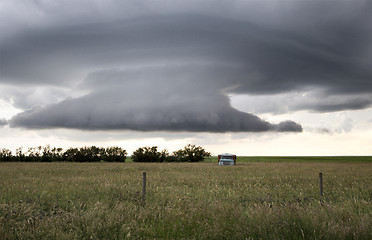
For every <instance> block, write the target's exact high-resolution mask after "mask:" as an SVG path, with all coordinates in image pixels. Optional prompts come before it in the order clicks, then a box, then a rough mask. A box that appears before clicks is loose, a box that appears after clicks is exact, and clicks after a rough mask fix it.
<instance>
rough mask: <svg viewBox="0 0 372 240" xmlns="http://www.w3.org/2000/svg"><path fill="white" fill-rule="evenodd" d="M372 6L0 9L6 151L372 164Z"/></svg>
mask: <svg viewBox="0 0 372 240" xmlns="http://www.w3.org/2000/svg"><path fill="white" fill-rule="evenodd" d="M371 12H372V1H369V0H313V1H306V0H285V1H274V0H265V1H258V0H246V1H242V0H241V1H232V0H217V1H211V0H206V1H200V0H198V1H196V0H195V1H194V0H191V1H181V0H173V1H168V0H159V1H142V0H137V1H132V0H127V1H119V0H108V1H103V0H92V1H88V0H77V1H68V0H61V1H48V0H21V1H11V0H2V1H1V3H0V32H1V35H0V148H8V149H11V150H13V151H14V150H15V149H16V148H17V147H23V148H24V149H27V148H28V147H34V146H40V145H42V146H44V145H47V144H49V145H51V146H52V147H54V146H55V147H62V148H65V149H67V148H69V147H80V146H90V145H96V146H120V147H122V148H124V149H126V150H127V151H128V153H129V154H131V153H132V152H133V151H134V150H135V149H137V148H138V147H143V146H158V147H159V148H160V149H168V150H169V151H170V152H171V151H174V150H178V149H180V148H182V147H183V146H185V145H186V144H189V143H192V144H196V145H201V146H202V147H204V148H205V149H206V150H207V151H210V152H212V154H213V155H216V154H218V153H221V152H231V153H235V154H238V155H247V156H249V155H253V156H254V155H266V156H276V155H280V156H283V155H285V156H290V155H292V156H295V155H296V156H303V155H307V156H308V155H314V156H319V155H372V25H371V22H372V14H371Z"/></svg>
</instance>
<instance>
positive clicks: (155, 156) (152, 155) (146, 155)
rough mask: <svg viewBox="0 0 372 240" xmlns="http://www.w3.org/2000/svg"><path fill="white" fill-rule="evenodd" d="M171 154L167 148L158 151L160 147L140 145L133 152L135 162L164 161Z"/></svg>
mask: <svg viewBox="0 0 372 240" xmlns="http://www.w3.org/2000/svg"><path fill="white" fill-rule="evenodd" d="M168 156H169V153H168V151H167V150H163V151H161V152H158V147H156V146H154V147H140V148H138V149H137V150H136V151H134V152H133V154H132V160H133V162H164V161H165V159H166V158H167V157H168Z"/></svg>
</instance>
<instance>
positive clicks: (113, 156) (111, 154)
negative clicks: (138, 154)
mask: <svg viewBox="0 0 372 240" xmlns="http://www.w3.org/2000/svg"><path fill="white" fill-rule="evenodd" d="M126 155H127V151H125V150H124V149H122V148H120V147H108V148H106V149H104V158H103V160H104V161H107V162H125V159H126Z"/></svg>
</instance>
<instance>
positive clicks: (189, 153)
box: [173, 144, 211, 162]
mask: <svg viewBox="0 0 372 240" xmlns="http://www.w3.org/2000/svg"><path fill="white" fill-rule="evenodd" d="M173 155H174V156H175V158H176V159H177V161H179V162H200V161H202V160H204V158H205V157H210V156H211V153H210V152H206V151H205V150H204V149H203V148H202V147H201V146H195V145H191V144H188V145H186V146H185V147H184V148H183V149H180V150H178V151H175V152H173Z"/></svg>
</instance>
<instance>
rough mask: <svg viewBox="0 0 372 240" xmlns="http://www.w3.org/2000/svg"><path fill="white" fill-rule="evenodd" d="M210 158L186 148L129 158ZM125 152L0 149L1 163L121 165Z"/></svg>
mask: <svg viewBox="0 0 372 240" xmlns="http://www.w3.org/2000/svg"><path fill="white" fill-rule="evenodd" d="M209 156H211V154H210V153H209V152H206V151H205V150H204V149H203V148H202V147H200V146H195V145H191V144H189V145H187V146H185V147H184V148H183V149H180V150H178V151H175V152H173V154H170V153H169V152H168V150H162V151H160V152H159V151H158V149H157V147H156V146H154V147H140V148H138V149H137V150H136V151H134V152H133V154H132V156H131V157H132V160H133V161H134V162H199V161H202V160H203V159H204V157H209ZM126 158H127V151H126V150H125V149H122V148H121V147H116V146H114V147H107V148H103V147H96V146H90V147H80V148H69V149H67V150H63V149H62V148H55V147H54V148H51V147H50V146H49V145H47V146H44V147H42V146H39V147H30V148H28V150H27V151H23V148H17V149H16V151H15V154H13V153H12V151H10V150H9V149H5V148H2V149H0V161H1V162H56V161H66V162H100V161H103V162H125V160H126Z"/></svg>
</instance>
